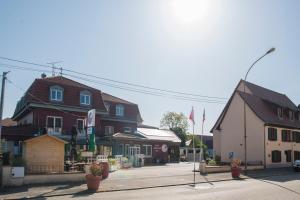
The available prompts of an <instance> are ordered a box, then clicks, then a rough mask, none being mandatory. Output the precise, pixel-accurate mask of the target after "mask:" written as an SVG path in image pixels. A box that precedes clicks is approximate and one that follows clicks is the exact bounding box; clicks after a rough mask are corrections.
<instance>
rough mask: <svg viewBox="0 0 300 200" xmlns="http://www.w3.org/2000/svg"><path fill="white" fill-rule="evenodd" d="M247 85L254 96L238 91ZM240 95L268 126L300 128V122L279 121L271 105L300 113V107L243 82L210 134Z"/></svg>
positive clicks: (283, 96)
mask: <svg viewBox="0 0 300 200" xmlns="http://www.w3.org/2000/svg"><path fill="white" fill-rule="evenodd" d="M243 83H245V85H246V87H247V88H248V89H249V90H250V91H251V93H252V94H249V93H244V92H242V91H240V90H238V88H239V86H240V85H241V84H243ZM236 93H238V94H239V95H240V96H241V97H242V98H243V99H244V100H245V102H246V103H247V104H248V105H249V107H250V108H251V109H252V110H253V112H254V113H255V114H256V115H257V116H258V117H259V118H260V119H261V120H262V121H264V122H265V123H266V124H268V123H269V124H273V125H278V126H286V127H294V128H300V122H299V121H297V120H295V121H290V120H288V119H283V120H281V119H279V118H278V117H277V113H275V112H274V111H272V109H271V108H270V106H269V105H270V104H275V105H277V106H281V107H283V108H288V109H290V110H293V111H296V112H299V109H298V107H297V106H296V105H295V104H294V103H293V102H292V101H291V100H290V99H289V98H288V97H287V96H286V95H285V94H281V93H278V92H275V91H272V90H269V89H267V88H264V87H261V86H258V85H255V84H253V83H250V82H247V81H244V80H241V81H240V82H239V83H238V85H237V87H236V88H235V90H234V92H233V94H232V95H231V97H230V99H229V101H228V102H227V104H226V105H225V107H224V109H223V111H222V113H221V114H220V116H219V117H218V119H217V121H216V123H215V125H214V126H213V128H212V129H211V131H210V132H213V130H214V129H218V128H219V125H220V124H221V122H222V121H223V118H224V116H225V115H226V112H227V110H228V108H229V106H230V104H231V101H232V99H233V96H234V94H236Z"/></svg>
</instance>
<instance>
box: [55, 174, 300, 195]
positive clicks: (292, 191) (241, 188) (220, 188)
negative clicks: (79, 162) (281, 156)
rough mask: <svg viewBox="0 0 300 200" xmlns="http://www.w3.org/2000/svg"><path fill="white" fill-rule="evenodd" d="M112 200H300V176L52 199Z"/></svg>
mask: <svg viewBox="0 0 300 200" xmlns="http://www.w3.org/2000/svg"><path fill="white" fill-rule="evenodd" d="M74 198H76V199H103V200H106V199H109V200H120V199H122V200H124V199H130V200H135V199H136V200H140V199H145V200H153V199H155V200H168V199H172V200H185V199H188V200H192V199H222V200H227V199H228V200H238V199H239V200H240V199H243V200H245V199H246V200H247V199H255V200H259V199H264V200H268V199H270V200H277V199H278V200H279V199H280V200H290V199H295V200H299V199H300V174H299V173H297V174H290V175H282V176H274V177H268V178H264V179H246V180H232V181H221V182H213V183H203V184H199V185H196V187H192V186H175V187H165V188H153V189H142V190H129V191H120V192H104V193H95V194H75V195H69V196H61V197H53V198H50V199H74Z"/></svg>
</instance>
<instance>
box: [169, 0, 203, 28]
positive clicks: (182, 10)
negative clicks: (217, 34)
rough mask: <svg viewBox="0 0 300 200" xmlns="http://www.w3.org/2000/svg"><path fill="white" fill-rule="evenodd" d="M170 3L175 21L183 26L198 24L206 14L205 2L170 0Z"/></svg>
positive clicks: (201, 0) (200, 0)
mask: <svg viewBox="0 0 300 200" xmlns="http://www.w3.org/2000/svg"><path fill="white" fill-rule="evenodd" d="M171 2H172V9H173V11H174V14H175V16H176V18H177V20H178V21H180V22H182V23H184V24H191V23H196V22H199V21H201V20H203V19H204V18H205V16H207V14H208V1H206V0H172V1H171Z"/></svg>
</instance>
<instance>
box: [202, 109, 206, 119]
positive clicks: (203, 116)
mask: <svg viewBox="0 0 300 200" xmlns="http://www.w3.org/2000/svg"><path fill="white" fill-rule="evenodd" d="M202 120H203V122H204V121H205V108H204V110H203V119H202Z"/></svg>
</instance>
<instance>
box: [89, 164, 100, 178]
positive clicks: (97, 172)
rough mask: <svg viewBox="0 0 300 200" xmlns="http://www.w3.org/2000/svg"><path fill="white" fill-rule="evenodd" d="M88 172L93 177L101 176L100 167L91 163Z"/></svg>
mask: <svg viewBox="0 0 300 200" xmlns="http://www.w3.org/2000/svg"><path fill="white" fill-rule="evenodd" d="M90 172H91V174H92V175H93V176H101V175H102V165H100V164H97V163H93V164H91V166H90Z"/></svg>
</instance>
